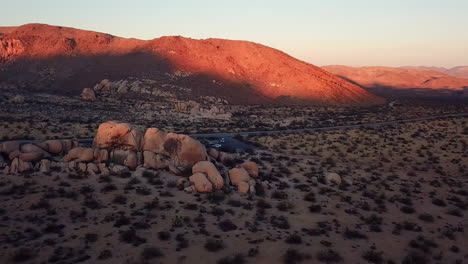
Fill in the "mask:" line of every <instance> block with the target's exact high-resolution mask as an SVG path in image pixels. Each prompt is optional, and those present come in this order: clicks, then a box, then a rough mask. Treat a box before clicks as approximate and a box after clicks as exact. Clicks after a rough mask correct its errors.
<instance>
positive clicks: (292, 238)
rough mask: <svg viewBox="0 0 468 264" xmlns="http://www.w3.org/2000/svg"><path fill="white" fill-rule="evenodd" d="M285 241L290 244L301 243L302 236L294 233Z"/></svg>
mask: <svg viewBox="0 0 468 264" xmlns="http://www.w3.org/2000/svg"><path fill="white" fill-rule="evenodd" d="M285 242H286V243H288V244H301V243H302V238H301V236H299V235H298V234H292V235H290V236H288V237H287V238H286V240H285Z"/></svg>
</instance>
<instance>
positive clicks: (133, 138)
mask: <svg viewBox="0 0 468 264" xmlns="http://www.w3.org/2000/svg"><path fill="white" fill-rule="evenodd" d="M141 138H142V136H141V133H140V132H139V131H137V130H136V129H133V128H132V126H131V125H129V124H126V123H119V122H115V121H108V122H106V123H102V124H101V125H99V127H98V131H97V134H96V136H95V137H94V141H93V146H94V147H96V148H105V149H123V150H133V151H139V150H140V141H141Z"/></svg>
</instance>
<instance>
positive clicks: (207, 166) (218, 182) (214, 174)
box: [192, 161, 224, 190]
mask: <svg viewBox="0 0 468 264" xmlns="http://www.w3.org/2000/svg"><path fill="white" fill-rule="evenodd" d="M192 173H193V174H196V173H204V174H205V175H206V177H207V178H208V180H209V181H210V182H211V183H212V184H213V186H214V188H215V189H218V190H219V189H221V188H223V186H224V180H223V177H221V174H220V173H219V171H218V169H217V168H216V167H215V165H214V164H213V163H211V162H209V161H200V162H198V163H196V164H195V165H193V167H192Z"/></svg>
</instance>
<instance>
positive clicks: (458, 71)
mask: <svg viewBox="0 0 468 264" xmlns="http://www.w3.org/2000/svg"><path fill="white" fill-rule="evenodd" d="M401 68H402V69H413V70H431V71H437V72H441V73H445V74H447V75H449V76H453V77H458V78H464V79H468V66H456V67H453V68H449V69H447V68H444V67H427V66H404V67H401Z"/></svg>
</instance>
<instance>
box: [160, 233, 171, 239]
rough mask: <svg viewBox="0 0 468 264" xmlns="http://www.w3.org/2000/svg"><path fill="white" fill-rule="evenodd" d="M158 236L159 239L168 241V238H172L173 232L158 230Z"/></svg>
mask: <svg viewBox="0 0 468 264" xmlns="http://www.w3.org/2000/svg"><path fill="white" fill-rule="evenodd" d="M158 238H159V240H163V241H167V240H169V239H171V233H169V232H167V231H160V232H158Z"/></svg>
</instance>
